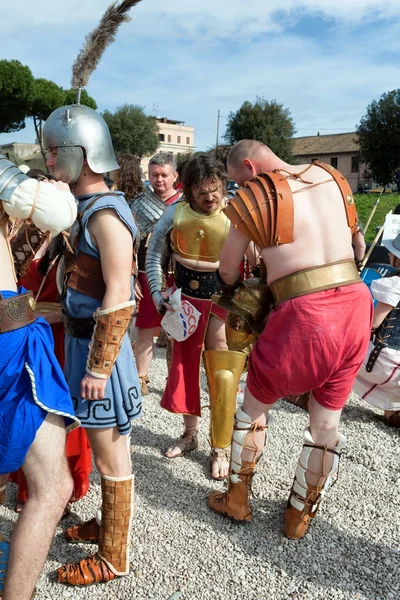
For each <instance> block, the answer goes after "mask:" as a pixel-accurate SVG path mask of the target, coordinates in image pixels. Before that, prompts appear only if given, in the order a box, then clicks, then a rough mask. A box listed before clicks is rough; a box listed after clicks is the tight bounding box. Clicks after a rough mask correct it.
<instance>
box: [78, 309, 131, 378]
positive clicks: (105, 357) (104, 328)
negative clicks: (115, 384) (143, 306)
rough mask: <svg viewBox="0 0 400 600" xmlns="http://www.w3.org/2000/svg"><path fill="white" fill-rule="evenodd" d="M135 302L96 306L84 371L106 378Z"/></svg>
mask: <svg viewBox="0 0 400 600" xmlns="http://www.w3.org/2000/svg"><path fill="white" fill-rule="evenodd" d="M134 306H135V302H134V301H133V300H131V301H129V302H124V303H123V304H119V305H117V306H113V307H112V308H106V309H100V308H98V309H97V310H96V312H95V313H94V315H93V316H94V320H95V321H96V325H95V327H94V331H93V337H92V341H91V342H90V345H89V356H88V359H87V363H86V372H87V373H88V374H89V375H92V377H97V378H99V379H108V378H109V377H110V375H111V371H112V370H113V367H114V364H115V361H116V360H117V357H118V354H119V351H120V349H121V346H122V341H123V339H124V335H125V333H126V331H127V329H128V325H129V323H130V321H131V318H132V314H133V309H134Z"/></svg>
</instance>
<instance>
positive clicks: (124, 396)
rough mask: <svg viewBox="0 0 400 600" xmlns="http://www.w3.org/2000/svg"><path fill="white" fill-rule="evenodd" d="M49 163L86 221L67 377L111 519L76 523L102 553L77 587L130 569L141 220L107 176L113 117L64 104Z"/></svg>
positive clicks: (52, 122) (76, 247)
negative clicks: (131, 334) (133, 326)
mask: <svg viewBox="0 0 400 600" xmlns="http://www.w3.org/2000/svg"><path fill="white" fill-rule="evenodd" d="M44 143H45V147H46V149H47V150H48V152H49V158H48V163H47V164H48V166H49V167H50V168H51V169H52V171H53V172H54V175H55V177H56V179H60V180H62V181H64V182H66V183H68V184H69V185H70V186H71V189H72V191H73V193H74V194H75V196H76V198H77V200H78V220H77V222H76V223H75V225H74V227H73V228H72V231H71V235H70V238H69V243H70V251H69V252H67V253H66V256H65V275H64V296H63V306H64V313H65V327H66V362H65V375H66V377H67V381H68V385H69V388H70V392H71V395H72V398H73V401H74V405H75V412H76V415H77V416H78V418H79V419H80V420H81V423H82V425H83V427H85V428H86V431H87V434H88V437H89V440H90V444H91V447H92V450H93V454H94V460H95V463H96V466H97V469H98V471H99V473H100V475H101V486H102V517H101V519H99V522H98V521H97V520H96V519H95V518H94V519H92V520H91V521H89V522H88V523H83V524H81V525H78V526H76V527H71V528H70V529H69V530H67V532H66V538H67V540H68V541H71V542H76V541H82V542H84V541H90V542H92V543H93V542H94V543H98V552H97V553H96V554H95V555H94V556H90V557H89V558H87V559H84V560H82V561H80V562H79V563H77V564H71V565H66V566H64V567H61V568H60V569H59V570H58V580H59V581H60V582H63V583H68V584H71V585H89V584H91V583H98V582H102V581H104V582H106V581H110V580H111V579H114V578H115V577H117V576H121V575H126V574H128V572H129V527H130V522H131V516H132V505H133V475H132V467H131V461H130V452H129V434H130V431H131V421H132V420H133V419H135V418H136V417H138V416H139V415H140V412H141V397H140V385H139V380H138V375H137V370H136V365H135V362H134V358H133V353H132V348H131V344H130V341H129V338H128V336H127V335H126V331H127V327H128V324H129V322H130V319H131V316H132V313H133V309H134V300H133V277H132V274H133V271H134V267H135V260H134V256H135V254H134V250H135V248H134V242H135V239H136V225H135V223H134V221H133V218H132V214H131V211H130V209H129V207H128V205H127V203H126V202H125V199H124V196H123V194H121V193H119V192H110V191H109V190H108V188H107V186H106V185H105V183H104V174H105V173H107V172H109V171H114V170H116V169H118V164H117V162H116V159H115V155H114V150H113V147H112V142H111V137H110V133H109V130H108V128H107V125H106V123H105V121H104V120H103V119H102V117H101V116H100V115H99V114H98V113H96V112H95V111H94V110H92V109H91V108H88V107H86V106H81V105H79V104H76V105H71V106H64V107H61V108H59V109H57V110H55V111H54V112H53V113H52V114H51V115H50V117H49V118H48V120H47V122H46V124H45V126H44Z"/></svg>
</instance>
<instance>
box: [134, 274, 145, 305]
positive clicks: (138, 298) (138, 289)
mask: <svg viewBox="0 0 400 600" xmlns="http://www.w3.org/2000/svg"><path fill="white" fill-rule="evenodd" d="M142 298H143V292H142V286H141V285H140V282H139V280H138V279H136V281H135V300H136V302H140V301H141V299H142Z"/></svg>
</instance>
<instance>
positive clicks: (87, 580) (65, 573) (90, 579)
mask: <svg viewBox="0 0 400 600" xmlns="http://www.w3.org/2000/svg"><path fill="white" fill-rule="evenodd" d="M116 577H117V575H115V573H113V572H112V571H111V569H109V567H108V566H107V564H106V563H105V561H104V560H103V559H102V558H100V557H99V556H98V554H95V555H94V556H89V557H88V558H83V559H82V560H81V561H80V562H78V563H74V564H69V565H64V566H63V567H60V568H59V569H57V581H59V582H60V583H68V584H69V585H92V584H93V583H107V582H108V581H111V580H112V579H115V578H116Z"/></svg>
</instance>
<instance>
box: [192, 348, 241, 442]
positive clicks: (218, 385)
mask: <svg viewBox="0 0 400 600" xmlns="http://www.w3.org/2000/svg"><path fill="white" fill-rule="evenodd" d="M203 360H204V368H205V371H206V375H207V381H208V389H209V393H210V405H211V410H210V438H211V447H212V448H227V447H228V446H229V445H230V443H231V439H232V431H233V424H234V416H235V410H236V395H237V388H238V385H239V379H240V376H241V374H242V372H243V369H244V366H245V363H246V355H245V354H244V353H243V352H233V351H232V350H206V351H205V352H204V353H203Z"/></svg>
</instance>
